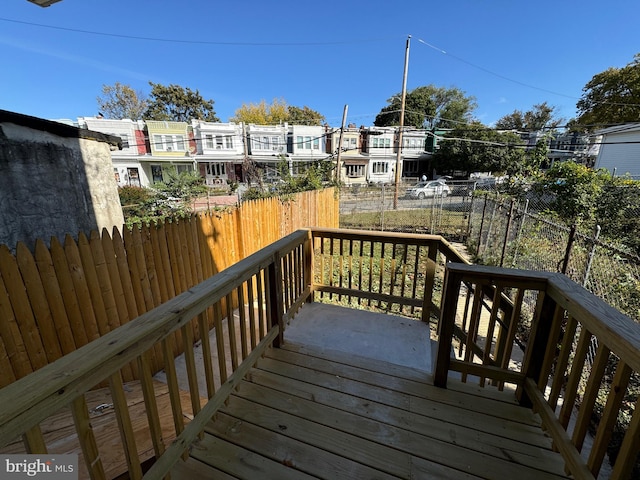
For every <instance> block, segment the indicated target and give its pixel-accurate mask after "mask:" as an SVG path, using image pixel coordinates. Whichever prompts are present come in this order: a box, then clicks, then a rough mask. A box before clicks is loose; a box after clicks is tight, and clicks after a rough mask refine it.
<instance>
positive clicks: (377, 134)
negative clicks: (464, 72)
mask: <svg viewBox="0 0 640 480" xmlns="http://www.w3.org/2000/svg"><path fill="white" fill-rule="evenodd" d="M78 126H80V127H82V128H87V129H89V130H95V131H98V132H102V133H108V134H111V135H115V136H119V137H120V138H121V139H122V149H121V150H118V151H115V152H113V167H114V174H115V178H116V181H117V183H118V185H120V186H124V185H134V186H145V187H146V186H150V185H153V184H154V183H156V182H160V181H163V180H166V172H167V169H168V168H172V169H174V168H175V169H176V170H177V171H178V172H182V171H196V172H199V173H200V175H201V176H202V177H203V178H204V179H205V182H206V184H207V185H209V186H211V187H216V186H220V187H226V186H227V185H228V184H230V183H235V182H237V183H245V182H248V181H249V182H251V181H255V180H256V178H255V175H262V178H263V179H264V180H267V181H271V180H275V179H277V178H279V171H278V168H279V166H280V165H281V162H283V161H285V162H286V163H287V168H288V170H289V172H290V173H291V175H294V176H296V175H301V174H303V173H304V172H306V171H307V169H308V168H309V167H310V166H311V165H313V164H316V163H317V162H321V161H330V162H336V160H337V159H338V157H339V159H340V162H339V165H336V166H335V168H337V169H338V172H339V179H340V181H341V182H343V183H344V184H347V185H354V184H365V183H393V182H394V181H395V169H396V163H397V136H398V129H397V128H395V127H364V126H361V127H356V126H355V125H353V124H350V125H349V126H348V127H346V128H345V130H344V132H343V133H342V139H340V129H332V128H330V127H328V126H311V125H289V124H287V123H283V124H280V125H255V124H246V125H245V124H242V123H233V122H229V123H222V122H219V123H212V122H205V121H201V120H193V121H192V122H190V123H187V122H171V121H152V120H147V121H141V120H140V121H134V120H127V119H125V120H111V119H104V118H97V117H81V118H79V119H78ZM427 139H428V132H427V131H426V130H419V129H407V130H406V131H404V132H403V141H402V143H403V145H402V158H401V163H400V168H401V172H402V176H403V177H410V178H416V177H419V176H421V175H422V174H423V173H426V172H427V165H428V158H429V157H430V153H428V152H426V151H425V149H426V143H427ZM340 142H341V145H340V147H339V144H340ZM338 154H339V155H338ZM248 163H250V164H251V166H253V167H255V168H254V169H251V170H248V169H247V167H248ZM252 175H253V176H252Z"/></svg>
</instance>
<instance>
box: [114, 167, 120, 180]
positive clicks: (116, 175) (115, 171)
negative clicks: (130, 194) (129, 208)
mask: <svg viewBox="0 0 640 480" xmlns="http://www.w3.org/2000/svg"><path fill="white" fill-rule="evenodd" d="M113 174H114V175H115V177H116V183H120V172H118V169H117V168H114V169H113Z"/></svg>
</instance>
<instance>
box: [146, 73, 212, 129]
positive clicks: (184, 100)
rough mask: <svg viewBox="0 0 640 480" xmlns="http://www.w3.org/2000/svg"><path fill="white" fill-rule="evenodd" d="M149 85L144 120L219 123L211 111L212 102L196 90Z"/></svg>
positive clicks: (174, 86) (178, 86)
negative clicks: (149, 92)
mask: <svg viewBox="0 0 640 480" xmlns="http://www.w3.org/2000/svg"><path fill="white" fill-rule="evenodd" d="M149 85H151V94H150V95H149V96H150V101H149V105H148V108H147V110H146V112H145V113H144V116H143V118H144V119H145V120H169V121H175V122H189V121H191V120H206V121H208V122H219V121H220V119H219V118H218V117H217V116H216V112H215V111H214V109H213V103H214V102H213V100H205V99H204V98H202V95H200V92H199V91H198V90H195V91H193V90H191V89H190V88H188V87H187V88H184V87H181V86H180V85H173V84H172V85H169V86H168V87H167V86H164V85H161V84H159V83H153V82H149Z"/></svg>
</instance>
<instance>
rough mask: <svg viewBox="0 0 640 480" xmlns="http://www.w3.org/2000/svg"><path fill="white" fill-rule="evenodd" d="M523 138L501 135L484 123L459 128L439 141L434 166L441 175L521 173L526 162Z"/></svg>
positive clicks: (507, 134) (503, 133)
mask: <svg viewBox="0 0 640 480" xmlns="http://www.w3.org/2000/svg"><path fill="white" fill-rule="evenodd" d="M521 145H522V142H521V141H520V137H519V136H518V135H516V134H513V133H508V132H507V133H505V132H498V131H496V130H493V129H491V128H487V127H486V126H485V125H483V124H482V123H480V122H473V123H471V124H469V125H459V126H458V127H456V128H454V129H453V130H451V131H450V132H448V133H447V134H446V135H445V136H444V138H442V139H441V140H440V141H439V149H438V150H437V151H436V153H435V155H434V160H433V161H434V167H435V168H436V169H437V170H438V171H439V172H444V171H452V170H463V171H467V172H476V171H479V172H487V171H489V172H501V173H508V174H510V175H512V174H514V173H517V172H519V171H520V170H522V168H523V164H524V162H525V155H524V150H523V149H522V148H521Z"/></svg>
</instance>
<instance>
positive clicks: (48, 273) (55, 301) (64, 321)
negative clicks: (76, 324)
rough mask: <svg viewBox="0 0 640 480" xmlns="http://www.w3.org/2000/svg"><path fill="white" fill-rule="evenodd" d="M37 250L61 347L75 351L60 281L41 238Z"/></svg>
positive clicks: (42, 277)
mask: <svg viewBox="0 0 640 480" xmlns="http://www.w3.org/2000/svg"><path fill="white" fill-rule="evenodd" d="M35 252H36V255H35V258H36V266H37V267H38V271H39V272H40V278H41V279H42V286H43V288H44V292H45V295H46V297H47V302H48V303H49V308H50V311H51V317H52V321H53V324H54V328H55V330H56V331H57V334H58V341H59V342H60V348H61V349H62V354H63V355H66V354H67V353H70V352H73V351H74V350H75V349H76V348H77V347H76V342H75V339H74V335H73V331H72V330H71V323H70V321H69V318H68V316H67V312H66V310H65V304H64V299H63V297H62V291H61V287H60V283H59V282H58V277H57V276H56V270H55V267H54V264H53V260H52V258H51V254H50V253H49V250H48V249H47V246H46V245H45V244H44V242H43V241H42V240H41V239H38V240H37V241H36V249H35Z"/></svg>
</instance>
